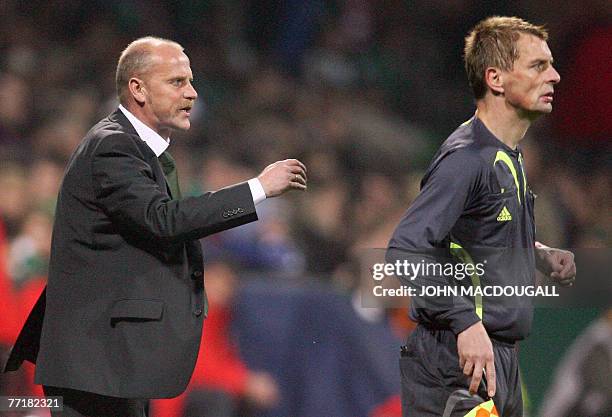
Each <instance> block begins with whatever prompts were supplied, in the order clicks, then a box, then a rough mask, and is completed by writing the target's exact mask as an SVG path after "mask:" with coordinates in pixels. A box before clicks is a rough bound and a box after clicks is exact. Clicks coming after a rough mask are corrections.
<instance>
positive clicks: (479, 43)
mask: <svg viewBox="0 0 612 417" xmlns="http://www.w3.org/2000/svg"><path fill="white" fill-rule="evenodd" d="M521 34H529V35H534V36H537V37H538V38H540V39H542V40H544V41H546V40H548V32H547V31H546V29H545V28H544V27H543V26H536V25H533V24H531V23H529V22H527V21H525V20H523V19H520V18H518V17H505V16H492V17H489V18H487V19H484V20H482V21H480V22H479V23H478V24H477V25H476V26H474V28H473V29H472V30H471V31H470V33H469V35H468V36H466V38H465V49H464V51H463V52H464V55H463V58H464V61H465V70H466V72H467V76H468V81H469V82H470V87H472V90H473V91H474V96H475V97H476V99H481V98H483V97H484V96H485V94H486V92H487V83H486V81H485V71H486V69H487V68H489V67H497V68H499V69H501V70H503V71H510V70H512V68H513V66H514V62H515V61H516V60H517V59H518V57H519V52H518V49H517V47H516V44H517V42H518V40H519V38H520V35H521Z"/></svg>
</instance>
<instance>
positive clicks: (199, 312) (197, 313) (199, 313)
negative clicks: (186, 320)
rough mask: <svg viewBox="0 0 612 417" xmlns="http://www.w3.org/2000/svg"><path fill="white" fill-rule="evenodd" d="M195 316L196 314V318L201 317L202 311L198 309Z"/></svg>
mask: <svg viewBox="0 0 612 417" xmlns="http://www.w3.org/2000/svg"><path fill="white" fill-rule="evenodd" d="M193 314H195V316H196V317H200V316H201V315H202V309H201V308H198V309H197V310H195V311H194V312H193Z"/></svg>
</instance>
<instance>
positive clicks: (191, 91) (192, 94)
mask: <svg viewBox="0 0 612 417" xmlns="http://www.w3.org/2000/svg"><path fill="white" fill-rule="evenodd" d="M185 98H187V99H190V100H195V99H196V98H198V92H197V91H196V90H195V88H194V87H193V84H191V82H190V83H189V84H188V85H187V88H186V89H185Z"/></svg>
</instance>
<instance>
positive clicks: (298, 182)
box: [257, 159, 307, 197]
mask: <svg viewBox="0 0 612 417" xmlns="http://www.w3.org/2000/svg"><path fill="white" fill-rule="evenodd" d="M257 179H258V180H259V182H260V183H261V186H262V187H263V189H264V192H265V193H266V197H276V196H279V195H281V194H283V193H284V192H286V191H289V190H291V189H297V190H305V189H306V181H307V177H306V166H305V165H304V164H303V163H301V162H300V161H298V160H297V159H285V160H284V161H277V162H275V163H273V164H270V165H268V166H267V167H266V169H264V170H263V171H262V172H261V174H259V176H258V177H257Z"/></svg>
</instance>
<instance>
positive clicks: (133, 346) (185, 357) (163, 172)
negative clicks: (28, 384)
mask: <svg viewBox="0 0 612 417" xmlns="http://www.w3.org/2000/svg"><path fill="white" fill-rule="evenodd" d="M116 80H117V91H118V95H119V101H120V102H121V105H120V106H119V109H118V110H117V111H115V112H114V113H113V114H111V115H110V116H109V117H107V118H105V119H103V120H101V121H100V122H99V123H98V124H96V125H95V126H94V127H93V128H92V129H91V130H90V131H89V132H88V133H87V135H86V136H85V138H84V139H83V141H82V142H81V144H80V145H79V147H78V149H77V150H76V151H75V153H74V154H73V155H72V157H71V159H70V161H69V163H68V167H67V169H66V173H65V176H64V179H63V183H62V186H61V190H60V193H59V196H58V202H57V210H56V218H55V225H54V231H53V242H52V249H51V261H50V268H49V280H48V285H47V288H46V290H45V292H43V294H42V295H41V297H40V299H39V300H38V302H37V304H36V306H35V307H34V309H33V311H32V313H31V314H30V317H29V318H28V320H27V322H26V324H25V326H24V328H23V329H22V332H21V334H20V336H19V338H18V340H17V342H16V343H15V346H14V347H13V350H12V352H11V355H10V357H9V360H8V362H7V364H6V369H5V370H7V371H10V370H15V369H17V368H18V367H19V366H20V365H21V363H22V362H23V361H24V360H28V361H31V362H34V363H36V364H37V366H36V378H35V380H36V382H37V383H39V384H43V385H44V390H45V393H46V394H47V395H61V396H63V398H64V411H63V412H57V413H53V412H52V415H53V416H54V417H55V416H64V417H72V416H91V417H99V416H109V417H110V416H112V417H132V416H134V417H136V416H138V417H142V416H144V414H145V411H144V409H145V406H146V400H147V399H150V398H168V397H174V396H177V395H179V394H180V393H181V392H183V391H184V390H185V388H186V386H187V383H188V382H189V379H190V377H191V374H192V372H193V368H194V365H195V361H196V356H197V353H198V348H199V343H200V337H201V332H202V321H203V319H204V317H205V316H206V311H207V300H206V293H205V290H204V281H203V276H202V269H203V268H202V253H201V248H200V245H199V243H198V240H197V239H200V238H202V237H204V236H207V235H209V234H211V233H216V232H219V231H222V230H225V229H229V228H232V227H236V226H240V225H242V224H245V223H249V222H252V221H255V220H257V213H256V210H255V204H256V203H258V202H259V201H261V200H263V199H265V198H266V197H273V196H277V195H280V194H282V193H284V192H285V191H288V190H290V189H300V190H304V189H306V172H305V167H304V166H303V165H302V163H301V162H299V161H297V160H295V159H290V160H285V161H279V162H276V163H274V164H272V165H270V166H268V167H267V168H266V169H265V170H264V171H263V172H262V173H261V174H260V175H259V176H258V177H257V178H253V179H252V180H250V181H248V182H244V183H241V184H236V185H233V186H231V187H227V188H224V189H221V190H219V191H217V192H212V193H205V194H203V195H201V196H198V197H187V198H181V196H180V190H179V188H178V181H177V178H176V170H175V167H174V161H173V159H172V157H171V156H170V155H169V154H168V152H167V151H166V148H167V147H168V145H169V137H170V133H171V132H172V131H173V130H176V129H178V130H187V129H189V127H190V121H189V116H190V111H191V108H192V106H193V103H194V101H195V99H196V97H197V93H196V91H195V89H194V88H193V86H192V84H191V83H192V72H191V68H190V64H189V59H188V58H187V56H186V55H185V54H184V52H183V48H182V47H181V46H180V45H179V44H177V43H175V42H172V41H168V40H165V39H158V38H152V37H147V38H141V39H139V40H136V41H134V42H133V43H131V44H130V45H129V46H128V47H127V48H126V49H125V51H124V52H123V53H122V55H121V57H120V59H119V63H118V65H117V76H116Z"/></svg>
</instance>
